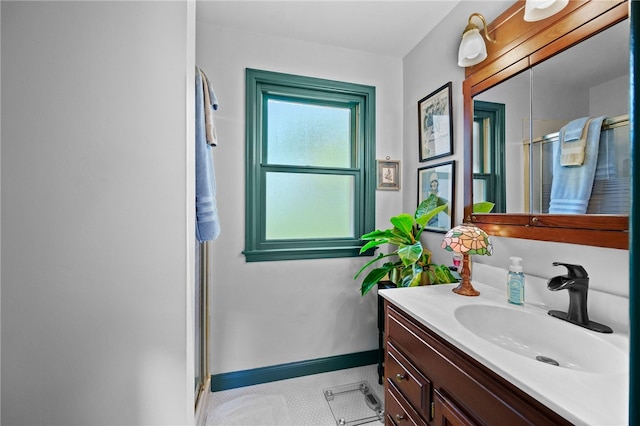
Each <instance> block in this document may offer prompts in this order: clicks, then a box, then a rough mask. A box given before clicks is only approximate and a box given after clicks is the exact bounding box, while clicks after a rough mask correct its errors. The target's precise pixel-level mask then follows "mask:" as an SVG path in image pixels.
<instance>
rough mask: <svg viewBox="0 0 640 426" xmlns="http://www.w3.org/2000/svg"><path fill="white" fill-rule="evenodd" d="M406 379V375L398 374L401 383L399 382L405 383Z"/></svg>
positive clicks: (397, 378)
mask: <svg viewBox="0 0 640 426" xmlns="http://www.w3.org/2000/svg"><path fill="white" fill-rule="evenodd" d="M406 378H407V376H406V375H404V374H400V373H398V374H396V380H397V381H399V382H401V381H403V380H404V379H406Z"/></svg>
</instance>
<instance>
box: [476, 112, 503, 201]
mask: <svg viewBox="0 0 640 426" xmlns="http://www.w3.org/2000/svg"><path fill="white" fill-rule="evenodd" d="M473 106H474V111H473V154H474V158H473V202H474V203H478V202H481V201H491V202H493V203H495V207H494V209H493V211H492V213H504V212H505V211H506V194H505V191H506V182H505V180H504V168H505V165H504V161H505V160H504V156H505V129H504V123H505V106H504V104H498V103H494V102H483V101H474V103H473Z"/></svg>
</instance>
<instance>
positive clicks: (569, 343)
mask: <svg viewBox="0 0 640 426" xmlns="http://www.w3.org/2000/svg"><path fill="white" fill-rule="evenodd" d="M455 318H456V319H457V320H458V322H459V323H460V324H462V325H463V326H464V327H466V328H467V329H468V330H470V331H471V332H473V333H474V334H475V335H477V336H479V337H481V338H483V339H485V340H487V341H488V342H491V343H493V344H494V345H497V346H499V347H501V348H504V349H506V350H509V351H511V352H514V353H517V354H519V355H522V356H524V357H527V358H530V359H533V360H536V359H537V360H538V361H540V362H545V363H547V364H549V366H550V368H568V369H572V370H579V371H585V372H590V373H604V374H611V373H616V372H619V371H625V370H626V367H627V363H628V359H627V356H626V354H625V353H624V352H623V351H621V350H620V349H618V348H617V347H615V346H613V345H612V344H611V343H609V342H607V341H606V340H604V339H603V338H602V337H601V336H600V335H598V333H597V332H593V331H589V330H586V329H583V328H581V327H579V326H577V325H573V324H570V323H567V322H565V321H562V320H559V319H557V318H553V317H551V316H548V315H546V313H534V312H530V311H525V310H523V309H522V308H506V307H499V306H491V305H465V306H461V307H459V308H457V309H456V310H455Z"/></svg>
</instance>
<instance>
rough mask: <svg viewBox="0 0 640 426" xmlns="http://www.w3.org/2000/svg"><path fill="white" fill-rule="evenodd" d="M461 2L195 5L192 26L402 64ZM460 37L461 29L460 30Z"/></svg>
mask: <svg viewBox="0 0 640 426" xmlns="http://www.w3.org/2000/svg"><path fill="white" fill-rule="evenodd" d="M459 2H460V0H413V1H393V0H378V1H370V0H347V1H331V0H323V1H319V0H289V1H270V0H262V1H260V0H254V1H245V0H226V1H225V0H198V1H197V3H196V13H197V20H198V21H199V22H206V23H209V24H214V25H219V26H222V27H227V28H230V29H234V30H238V31H246V32H251V33H256V34H265V35H271V36H278V37H286V38H292V39H298V40H303V41H308V42H312V43H320V44H325V45H329V46H335V47H341V48H345V49H351V50H359V51H362V52H369V53H374V54H378V55H385V56H393V57H399V58H402V57H404V56H406V55H407V53H409V52H410V51H411V49H413V48H414V47H415V46H416V45H417V44H418V43H419V42H420V41H421V40H422V39H423V38H424V37H425V36H426V35H427V34H428V33H429V31H431V29H432V28H433V27H435V26H436V25H437V24H438V23H439V22H440V21H441V20H442V19H443V18H444V17H445V16H446V15H447V14H448V13H449V12H450V11H451V10H452V9H453V8H454V7H455V6H456V5H457V4H458V3H459ZM461 31H462V28H461Z"/></svg>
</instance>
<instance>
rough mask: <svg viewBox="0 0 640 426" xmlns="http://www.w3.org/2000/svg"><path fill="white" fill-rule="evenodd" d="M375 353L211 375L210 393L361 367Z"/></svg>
mask: <svg viewBox="0 0 640 426" xmlns="http://www.w3.org/2000/svg"><path fill="white" fill-rule="evenodd" d="M378 354H379V352H378V350H377V349H376V350H371V351H366V352H356V353H352V354H346V355H336V356H330V357H326V358H318V359H312V360H308V361H299V362H292V363H289V364H280V365H273V366H269V367H261V368H254V369H251V370H243V371H233V372H231V373H222V374H212V375H211V392H217V391H222V390H227V389H235V388H240V387H243V386H251V385H257V384H260V383H268V382H274V381H276V380H284V379H292V378H294V377H301V376H308V375H310V374H318V373H326V372H328V371H336V370H343V369H345V368H354V367H362V366H365V365H371V364H377V363H378V356H379V355H378Z"/></svg>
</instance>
